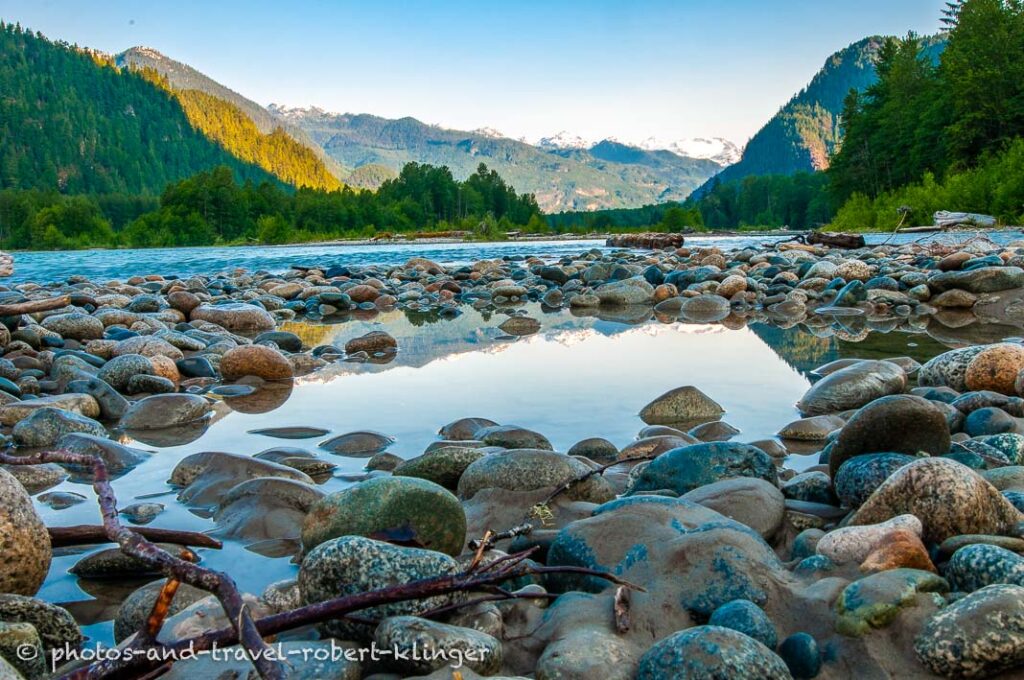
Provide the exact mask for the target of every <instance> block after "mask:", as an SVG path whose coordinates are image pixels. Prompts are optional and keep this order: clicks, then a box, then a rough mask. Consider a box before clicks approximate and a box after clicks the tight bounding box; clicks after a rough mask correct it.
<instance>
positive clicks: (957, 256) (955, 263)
mask: <svg viewBox="0 0 1024 680" xmlns="http://www.w3.org/2000/svg"><path fill="white" fill-rule="evenodd" d="M972 257H974V255H971V254H970V253H967V252H964V251H962V250H961V251H960V252H957V253H953V254H952V255H947V256H946V257H944V258H942V259H941V260H939V264H938V267H939V271H944V272H951V271H956V270H957V269H960V267H962V266H963V264H964V262H967V260H969V259H971V258H972Z"/></svg>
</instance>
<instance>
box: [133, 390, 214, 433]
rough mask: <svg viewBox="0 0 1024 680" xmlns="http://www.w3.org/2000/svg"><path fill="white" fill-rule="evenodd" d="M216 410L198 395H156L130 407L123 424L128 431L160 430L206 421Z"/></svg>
mask: <svg viewBox="0 0 1024 680" xmlns="http://www.w3.org/2000/svg"><path fill="white" fill-rule="evenodd" d="M211 412H212V407H211V406H210V404H209V402H207V401H206V400H205V399H203V398H202V397H200V396H198V395H195V394H156V395H153V396H151V397H146V398H145V399H140V400H139V401H137V402H135V403H134V404H132V405H131V406H130V407H128V410H127V411H126V412H125V414H124V416H122V418H121V422H120V423H119V425H120V427H121V428H122V429H125V430H159V429H162V428H168V427H174V426H177V425H187V424H189V423H194V422H197V421H201V420H204V419H205V418H207V417H208V416H209V414H210V413H211Z"/></svg>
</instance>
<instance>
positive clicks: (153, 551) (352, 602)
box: [0, 447, 643, 680]
mask: <svg viewBox="0 0 1024 680" xmlns="http://www.w3.org/2000/svg"><path fill="white" fill-rule="evenodd" d="M8 450H9V447H8V448H7V449H3V450H0V463H3V464H6V465H38V464H42V463H51V462H52V463H64V464H72V465H77V466H81V467H84V468H87V469H90V470H91V471H92V475H93V489H94V490H95V492H96V496H97V501H98V503H99V506H100V510H101V514H102V516H103V529H104V531H105V532H106V536H107V539H108V540H110V541H112V542H115V543H117V544H118V545H119V546H120V547H121V551H122V552H124V553H125V554H127V555H131V556H133V557H137V558H138V559H140V560H142V561H144V562H146V563H147V564H149V565H151V566H154V567H157V568H159V569H160V570H161V571H162V572H163V573H164V575H165V576H166V577H167V581H166V583H165V584H164V587H163V588H162V589H161V591H160V593H159V595H158V597H157V600H156V602H155V604H154V606H153V609H152V611H151V613H150V616H149V617H148V618H147V619H146V621H145V622H144V623H143V624H142V627H141V628H140V629H139V631H138V632H136V633H135V635H134V636H133V637H132V638H130V640H129V641H128V642H127V643H126V644H125V646H124V647H123V648H122V653H121V654H120V655H118V656H116V657H113V658H106V659H104V660H101V661H96V662H94V663H92V664H90V665H88V666H83V667H80V668H77V669H75V670H73V671H70V672H69V673H68V674H66V675H64V676H62V678H63V679H64V680H72V679H73V680H87V679H94V678H105V677H111V676H117V677H134V678H149V677H156V676H157V675H158V674H160V673H162V672H164V671H165V670H166V668H167V667H168V666H170V665H171V664H172V663H173V660H174V659H176V658H180V657H181V656H182V655H184V654H186V653H187V654H188V655H193V654H195V653H196V652H202V651H206V650H210V649H214V648H223V647H225V646H229V645H233V644H240V645H241V646H242V648H243V649H244V650H245V651H246V652H247V653H248V654H249V658H250V659H251V660H252V663H253V666H254V667H255V669H256V672H257V674H259V676H260V677H261V678H273V679H275V680H277V679H283V678H284V677H285V671H284V668H283V667H282V666H281V664H279V663H278V660H277V659H276V658H275V655H274V654H273V653H272V650H270V649H269V648H268V647H267V644H266V642H265V641H264V638H265V637H267V636H272V635H275V634H277V633H281V632H285V631H288V630H293V629H295V628H299V627H302V626H308V625H313V624H317V623H322V622H324V621H329V620H332V619H349V620H352V621H358V622H362V623H376V621H374V620H373V619H368V618H366V617H361V616H359V615H358V614H354V612H358V611H360V610H364V609H368V608H371V607H376V606H379V605H382V604H389V603H393V602H407V601H410V600H420V599H423V598H427V597H431V596H435V595H444V594H449V593H454V592H467V591H484V592H488V591H489V592H491V593H493V594H492V595H488V596H486V600H498V599H520V598H529V599H533V598H536V597H556V596H554V595H541V594H532V593H525V594H521V595H520V594H516V593H510V592H508V591H507V590H504V589H502V588H501V587H500V584H501V583H503V582H505V581H507V580H509V579H511V578H516V577H519V576H523V575H528V574H538V575H541V574H556V573H571V574H582V575H587V576H595V577H598V578H603V579H606V580H607V581H609V582H610V583H612V584H614V585H618V586H622V587H624V588H629V589H633V590H643V589H642V588H640V587H639V586H636V585H633V584H631V583H629V582H628V581H626V580H624V579H621V578H619V577H617V576H615V575H613V574H610V573H608V572H605V571H599V570H596V569H588V568H585V567H573V566H553V567H547V566H542V565H537V564H533V563H530V562H527V561H526V559H527V558H528V557H529V556H530V554H531V553H532V552H534V550H536V548H534V549H532V550H527V551H524V552H520V553H516V554H513V555H505V556H502V557H499V558H497V559H495V560H491V561H489V562H487V561H484V560H482V559H479V558H475V559H474V560H473V563H472V564H471V565H470V566H469V567H467V568H466V569H465V570H464V571H462V572H460V573H458V574H445V575H441V576H435V577H432V578H427V579H421V580H418V581H412V582H410V583H404V584H400V585H395V586H390V587H387V588H381V589H378V590H373V591H369V592H363V593H356V594H354V595H347V596H343V597H338V598H335V599H333V600H327V601H325V602H319V603H316V604H310V605H306V606H304V607H299V608H296V609H292V610H288V611H284V612H281V613H278V614H274V615H272V616H267V617H264V618H262V619H257V620H254V619H253V618H252V617H251V616H250V614H249V612H248V610H247V609H246V607H245V605H244V604H243V602H242V598H241V595H240V593H239V591H238V589H237V587H236V585H235V582H234V580H233V579H232V578H231V577H230V576H229V575H228V574H226V573H224V572H218V571H214V570H211V569H206V568H203V567H200V566H198V565H196V564H194V563H193V560H194V559H195V556H194V555H193V554H192V553H191V551H189V550H188V549H182V551H181V554H180V555H179V556H174V555H171V554H170V553H168V552H167V551H165V550H163V549H162V548H160V547H158V546H156V545H154V544H152V543H150V542H149V541H147V540H146V539H145V538H144V537H143V536H142V535H141V531H142V530H144V529H140V528H138V527H125V526H122V525H121V524H120V521H119V519H118V513H117V498H116V497H115V496H114V492H113V489H112V487H111V486H110V480H109V476H108V474H107V468H106V465H105V464H104V462H103V460H102V459H100V458H97V457H93V456H88V455H83V454H76V453H71V452H69V451H66V450H55V451H43V452H39V453H34V454H30V455H24V456H21V455H18V456H12V455H10V454H9V453H8ZM517 530H518V531H522V528H517ZM150 531H151V530H150ZM186 533H187V532H186ZM497 536H498V534H492V533H491V532H488V535H486V536H485V537H484V538H483V539H481V540H480V541H479V542H478V546H479V547H478V548H477V549H478V551H479V553H478V554H482V548H484V547H485V546H486V545H487V544H488V543H491V542H492V541H493V539H494V538H496V537H497ZM180 583H188V584H189V585H192V586H195V587H197V588H199V589H201V590H205V591H207V592H209V593H212V594H213V595H214V596H216V598H217V599H218V600H219V601H220V603H221V606H222V607H223V609H224V612H225V614H226V615H227V618H228V620H229V621H231V625H230V626H226V627H223V628H220V629H217V630H213V631H209V632H206V633H203V634H200V635H196V636H194V637H191V638H187V639H183V640H179V641H177V642H174V643H170V644H165V643H163V642H160V641H159V640H157V635H158V633H159V632H160V628H161V627H162V625H163V622H164V620H165V618H166V616H167V613H168V611H169V610H170V606H171V603H172V602H173V598H174V594H175V591H177V589H178V586H179V584H180ZM486 600H485V599H477V600H473V599H470V600H468V601H467V602H464V603H460V604H458V605H452V606H449V607H445V608H441V609H436V610H428V611H426V612H423V613H421V615H422V616H432V615H436V614H439V613H442V612H443V611H450V610H452V609H457V608H460V607H463V606H468V605H470V604H473V603H475V602H480V601H486Z"/></svg>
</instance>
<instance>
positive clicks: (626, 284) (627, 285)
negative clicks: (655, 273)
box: [594, 276, 654, 305]
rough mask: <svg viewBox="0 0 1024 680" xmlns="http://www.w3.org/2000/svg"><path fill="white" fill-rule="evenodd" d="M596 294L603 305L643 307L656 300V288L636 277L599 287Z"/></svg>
mask: <svg viewBox="0 0 1024 680" xmlns="http://www.w3.org/2000/svg"><path fill="white" fill-rule="evenodd" d="M594 294H595V295H596V296H597V298H598V300H600V301H601V304H602V305H642V304H647V303H649V302H651V301H652V300H653V299H654V286H652V285H651V284H649V283H648V282H647V281H645V280H644V279H643V278H642V277H639V276H635V277H633V278H629V279H623V280H622V281H613V282H612V283H606V284H604V285H602V286H598V288H597V289H596V290H595V291H594Z"/></svg>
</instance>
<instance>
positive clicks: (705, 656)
mask: <svg viewBox="0 0 1024 680" xmlns="http://www.w3.org/2000/svg"><path fill="white" fill-rule="evenodd" d="M789 677H790V675H789V670H788V669H787V668H786V664H785V663H783V661H782V659H780V658H779V657H778V656H777V655H776V654H775V653H774V652H773V651H772V650H770V649H768V648H767V647H765V646H764V645H763V644H761V643H760V642H758V641H757V640H755V639H753V638H752V637H750V636H748V635H744V634H743V633H739V632H737V631H734V630H730V629H728V628H721V627H719V626H697V627H696V628H689V629H687V630H683V631H680V632H678V633H675V634H673V635H670V636H668V637H667V638H665V639H664V640H661V641H660V642H657V643H655V644H654V645H653V646H652V647H651V648H650V649H648V650H647V652H646V653H645V654H644V655H643V656H642V657H641V658H640V665H639V666H638V668H637V673H636V679H637V680H718V679H719V678H759V679H760V680H784V679H788V678H789Z"/></svg>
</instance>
